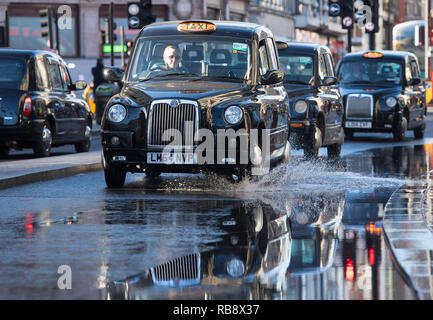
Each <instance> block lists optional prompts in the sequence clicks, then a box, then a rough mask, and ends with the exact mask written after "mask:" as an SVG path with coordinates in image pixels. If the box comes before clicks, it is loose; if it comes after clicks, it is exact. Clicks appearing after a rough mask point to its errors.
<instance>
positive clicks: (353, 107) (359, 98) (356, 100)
mask: <svg viewBox="0 0 433 320" xmlns="http://www.w3.org/2000/svg"><path fill="white" fill-rule="evenodd" d="M372 117H373V96H372V95H370V94H351V95H349V96H348V97H347V103H346V118H372Z"/></svg>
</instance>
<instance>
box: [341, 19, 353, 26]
mask: <svg viewBox="0 0 433 320" xmlns="http://www.w3.org/2000/svg"><path fill="white" fill-rule="evenodd" d="M352 25H353V19H352V18H351V17H344V18H343V26H344V27H346V28H350V27H351V26H352Z"/></svg>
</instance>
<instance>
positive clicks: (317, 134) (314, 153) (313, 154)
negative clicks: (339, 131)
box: [304, 123, 323, 159]
mask: <svg viewBox="0 0 433 320" xmlns="http://www.w3.org/2000/svg"><path fill="white" fill-rule="evenodd" d="M322 138H323V131H322V129H321V126H320V125H318V124H317V123H316V124H315V126H314V131H313V133H312V134H311V136H310V139H309V140H308V141H307V142H306V144H305V147H304V155H305V157H306V158H307V159H311V158H317V157H318V156H319V149H320V147H321V146H322Z"/></svg>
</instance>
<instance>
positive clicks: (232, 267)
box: [226, 258, 245, 278]
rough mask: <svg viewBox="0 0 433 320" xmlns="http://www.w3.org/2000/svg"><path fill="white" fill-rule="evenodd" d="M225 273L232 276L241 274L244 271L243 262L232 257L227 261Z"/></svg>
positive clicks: (236, 276) (235, 276)
mask: <svg viewBox="0 0 433 320" xmlns="http://www.w3.org/2000/svg"><path fill="white" fill-rule="evenodd" d="M226 270H227V273H228V274H229V275H230V276H232V277H233V278H238V277H240V276H242V275H243V274H244V272H245V264H244V263H243V262H242V261H241V260H239V259H238V258H233V259H231V260H230V261H229V262H228V263H227V268H226Z"/></svg>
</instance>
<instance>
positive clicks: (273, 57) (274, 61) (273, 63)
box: [266, 38, 279, 70]
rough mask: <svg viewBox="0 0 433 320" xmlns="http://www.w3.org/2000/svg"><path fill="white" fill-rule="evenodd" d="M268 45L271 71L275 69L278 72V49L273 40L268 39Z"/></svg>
mask: <svg viewBox="0 0 433 320" xmlns="http://www.w3.org/2000/svg"><path fill="white" fill-rule="evenodd" d="M266 42H267V45H268V49H269V50H268V51H269V58H270V59H269V62H270V65H269V69H271V70H272V69H275V70H278V69H279V68H278V58H277V48H276V47H275V44H274V41H273V40H272V38H267V39H266Z"/></svg>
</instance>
